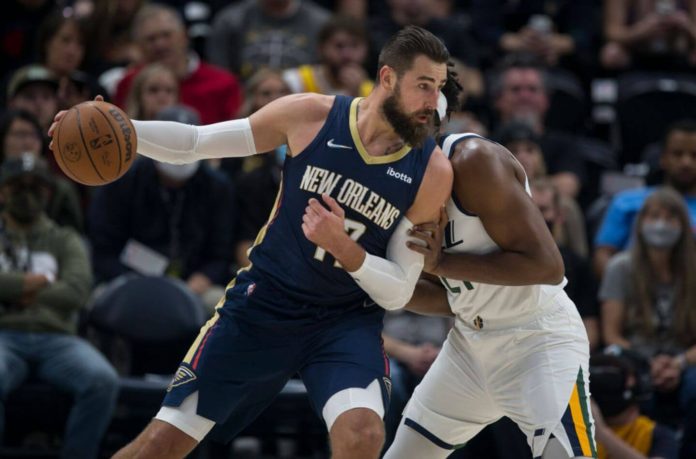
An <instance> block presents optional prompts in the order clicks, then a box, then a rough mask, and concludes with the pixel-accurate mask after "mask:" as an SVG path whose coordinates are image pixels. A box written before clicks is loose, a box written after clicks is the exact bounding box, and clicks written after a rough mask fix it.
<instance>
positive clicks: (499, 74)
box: [490, 53, 549, 100]
mask: <svg viewBox="0 0 696 459" xmlns="http://www.w3.org/2000/svg"><path fill="white" fill-rule="evenodd" d="M513 69H525V70H526V69H532V70H535V71H537V72H538V73H539V75H540V76H541V84H542V86H543V89H544V92H546V93H547V94H548V93H549V81H548V74H547V73H546V69H545V68H544V66H543V65H542V64H541V62H540V61H539V59H538V58H537V57H536V56H534V55H533V54H528V53H514V54H508V55H507V56H505V57H504V58H503V59H502V60H500V62H499V63H498V65H497V66H496V68H495V71H494V72H493V77H492V79H491V84H490V92H491V97H492V98H493V100H495V99H497V98H498V97H500V95H501V94H502V93H503V84H504V80H505V75H506V74H507V73H508V72H509V71H510V70H513Z"/></svg>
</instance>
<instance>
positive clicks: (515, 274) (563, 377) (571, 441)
mask: <svg viewBox="0 0 696 459" xmlns="http://www.w3.org/2000/svg"><path fill="white" fill-rule="evenodd" d="M441 145H442V149H443V151H444V153H445V154H446V155H447V156H448V157H450V158H451V162H452V166H453V169H454V187H453V191H452V196H451V199H450V200H449V202H448V203H447V212H446V213H445V212H444V211H443V212H442V215H441V218H440V221H439V224H437V225H435V224H427V225H419V226H417V227H416V228H414V230H413V235H414V236H416V237H418V238H419V239H421V240H422V241H424V242H425V243H426V245H427V247H423V246H421V245H418V244H413V243H411V242H409V243H408V244H409V246H410V247H411V248H412V249H413V250H415V251H417V252H418V253H422V254H424V256H425V267H424V270H425V271H427V272H429V273H431V274H433V275H436V276H439V277H440V282H437V281H436V280H435V281H433V280H432V279H426V278H424V279H422V280H421V281H420V282H419V285H418V288H417V289H416V292H415V294H414V296H413V299H412V300H411V303H410V304H409V306H408V308H409V309H413V310H415V311H416V312H424V313H436V312H440V313H450V314H451V313H452V312H453V313H454V314H455V317H456V320H455V326H454V328H453V329H452V330H451V332H450V334H449V336H448V338H447V340H446V342H445V344H444V346H443V348H442V351H441V352H440V354H439V356H438V357H437V359H436V360H435V362H434V363H433V365H432V367H431V368H430V370H429V371H428V373H427V374H426V376H425V377H424V379H423V381H422V382H421V383H420V385H419V386H418V387H417V388H416V390H415V391H414V394H413V396H412V398H411V400H410V401H409V403H408V405H407V407H406V408H405V410H404V413H403V418H402V420H401V424H400V425H399V428H398V430H397V433H396V437H395V440H394V442H393V443H392V446H391V447H390V449H389V451H388V452H387V454H386V456H385V458H386V459H396V458H398V459H404V458H407V459H408V458H413V459H420V458H426V457H427V458H429V459H436V458H445V457H447V456H448V455H449V454H450V453H451V452H452V449H454V448H455V447H457V446H461V445H462V444H464V443H466V442H467V441H469V440H470V439H471V438H473V437H474V436H475V435H476V434H477V433H478V432H479V431H481V429H483V428H484V427H485V426H486V425H488V424H492V423H493V422H495V421H497V420H498V419H500V418H501V417H503V416H508V417H509V418H511V419H512V420H513V421H515V422H516V423H517V425H518V426H519V427H520V429H521V430H522V431H523V432H524V433H525V434H526V436H527V442H528V443H529V446H530V448H531V449H532V452H533V456H534V457H535V458H545V459H557V458H563V459H566V458H569V457H596V448H595V443H594V435H593V431H594V422H593V420H592V415H591V412H590V409H589V390H588V387H589V385H588V365H589V343H588V339H587V335H586V332H585V329H584V327H583V323H582V320H581V319H580V316H579V314H578V312H577V310H576V308H575V305H574V304H573V303H572V301H571V300H570V299H569V298H568V297H567V296H566V294H565V292H564V290H563V287H564V285H565V283H566V280H565V279H564V278H563V262H562V260H561V256H560V254H559V252H558V249H557V247H556V244H555V243H554V240H553V238H552V237H551V234H550V233H549V231H548V229H547V227H546V225H545V222H544V220H543V218H542V216H541V214H540V213H539V211H538V210H537V208H536V206H535V205H534V203H533V202H532V200H531V199H530V197H529V194H530V191H529V185H528V183H527V178H526V176H525V173H524V171H523V169H522V166H521V165H520V164H519V163H518V162H517V160H516V159H514V157H513V156H512V154H511V153H510V152H509V151H507V150H506V149H505V148H504V147H502V146H500V145H498V144H496V143H493V142H491V141H489V140H486V139H484V138H482V137H479V136H476V135H472V134H457V135H449V136H446V137H445V138H444V139H442V141H441ZM448 215H449V217H448ZM443 230H444V231H443ZM443 243H444V253H443V252H442V246H443Z"/></svg>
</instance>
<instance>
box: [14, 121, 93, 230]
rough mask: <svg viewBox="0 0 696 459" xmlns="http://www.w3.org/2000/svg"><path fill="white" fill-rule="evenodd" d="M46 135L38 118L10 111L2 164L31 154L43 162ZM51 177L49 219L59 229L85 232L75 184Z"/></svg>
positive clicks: (54, 175)
mask: <svg viewBox="0 0 696 459" xmlns="http://www.w3.org/2000/svg"><path fill="white" fill-rule="evenodd" d="M43 139H44V136H43V132H42V131H41V126H39V122H38V121H36V118H35V117H34V116H32V115H31V113H28V112H25V111H22V110H10V111H9V112H7V113H5V115H4V116H3V118H2V120H1V121H0V162H1V161H3V160H5V159H8V158H19V157H21V156H22V155H24V154H31V155H32V156H33V157H34V158H37V159H38V158H40V157H41V156H42V152H43V144H44V142H43ZM51 175H52V183H53V186H52V187H51V190H50V192H49V197H48V200H47V202H46V207H45V209H44V210H45V211H46V215H47V216H48V217H49V218H50V219H51V220H53V221H54V222H55V223H57V224H58V225H60V226H69V227H71V228H73V229H74V230H76V231H77V232H78V233H80V234H81V233H83V232H84V219H83V215H82V207H81V206H80V198H79V195H78V193H77V189H76V188H75V186H74V185H73V183H72V182H70V181H68V180H67V179H65V178H63V177H62V176H59V175H57V174H51Z"/></svg>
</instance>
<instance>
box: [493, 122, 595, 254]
mask: <svg viewBox="0 0 696 459" xmlns="http://www.w3.org/2000/svg"><path fill="white" fill-rule="evenodd" d="M495 139H496V140H497V141H498V142H499V143H500V144H501V145H503V146H504V147H505V148H507V149H508V150H510V152H511V153H512V154H513V155H514V156H515V158H517V160H518V161H519V162H520V164H522V167H523V168H524V171H525V173H526V174H527V179H529V181H530V183H534V182H536V181H537V180H540V179H543V178H547V179H548V181H547V182H546V183H544V182H538V186H537V188H538V189H539V190H540V191H546V192H547V193H549V195H550V194H556V193H557V192H558V188H559V187H561V186H563V177H560V178H558V177H556V176H547V174H546V163H545V161H544V154H543V152H542V147H541V145H540V139H539V136H537V135H536V134H535V133H534V131H533V130H532V129H531V128H530V127H529V126H528V125H526V124H524V123H519V122H511V123H508V124H506V125H504V126H502V127H501V128H500V129H499V130H498V132H497V133H496V136H495ZM551 184H553V187H551V186H550V185H551ZM558 199H559V206H560V207H559V210H560V212H559V214H558V219H557V222H558V224H557V225H556V226H554V227H553V228H550V229H551V232H552V234H553V236H554V239H556V242H557V243H558V244H559V245H561V246H564V247H566V248H568V249H570V250H572V251H573V252H574V253H575V254H576V255H577V256H579V257H581V258H587V256H588V255H589V253H588V247H587V233H586V232H585V220H584V217H583V215H582V211H581V210H580V206H578V203H577V202H576V201H575V199H573V198H571V197H569V196H565V195H560V196H559V198H558Z"/></svg>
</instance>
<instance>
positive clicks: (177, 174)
mask: <svg viewBox="0 0 696 459" xmlns="http://www.w3.org/2000/svg"><path fill="white" fill-rule="evenodd" d="M198 166H199V163H198V161H196V162H195V163H189V164H169V163H160V162H156V163H155V167H157V170H158V171H159V172H160V174H162V175H164V176H165V177H167V178H169V179H172V180H176V181H180V182H184V181H186V180H188V179H190V178H191V177H193V174H195V173H196V171H197V170H198Z"/></svg>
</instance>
